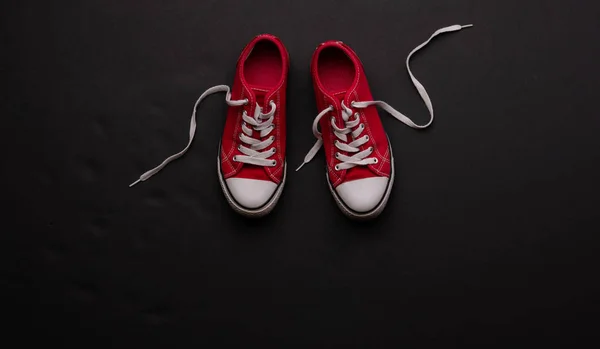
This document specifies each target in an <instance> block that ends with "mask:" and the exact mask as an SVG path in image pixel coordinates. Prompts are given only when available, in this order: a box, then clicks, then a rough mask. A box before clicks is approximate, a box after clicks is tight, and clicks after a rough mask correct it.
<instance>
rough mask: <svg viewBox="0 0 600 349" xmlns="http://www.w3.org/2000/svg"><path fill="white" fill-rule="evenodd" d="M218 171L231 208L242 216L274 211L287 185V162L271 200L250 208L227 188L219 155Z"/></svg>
mask: <svg viewBox="0 0 600 349" xmlns="http://www.w3.org/2000/svg"><path fill="white" fill-rule="evenodd" d="M217 173H218V175H219V183H221V189H223V194H225V198H226V199H227V202H228V203H229V206H231V208H233V210H234V211H235V212H237V213H239V214H241V215H242V216H245V217H248V218H259V217H264V216H266V215H267V214H269V213H270V212H271V211H273V208H275V205H276V204H277V201H279V197H281V193H283V187H284V185H285V178H286V175H287V162H286V163H284V164H283V179H282V180H281V183H279V185H278V186H277V190H275V193H273V195H272V196H271V198H270V199H269V201H267V202H266V203H265V204H264V205H263V206H261V207H259V208H256V209H249V208H245V207H244V206H241V205H240V204H238V203H237V202H236V201H235V199H234V198H233V196H231V193H229V189H227V185H226V184H225V180H224V179H223V174H222V173H221V160H220V159H219V157H218V156H217Z"/></svg>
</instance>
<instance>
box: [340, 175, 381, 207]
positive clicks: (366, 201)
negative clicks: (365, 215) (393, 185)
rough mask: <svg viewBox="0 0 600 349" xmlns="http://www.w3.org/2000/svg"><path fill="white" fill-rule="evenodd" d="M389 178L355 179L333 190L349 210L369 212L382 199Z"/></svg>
mask: <svg viewBox="0 0 600 349" xmlns="http://www.w3.org/2000/svg"><path fill="white" fill-rule="evenodd" d="M389 180H390V179H389V178H387V177H369V178H364V179H357V180H355V181H350V182H346V183H342V184H340V185H338V186H337V188H335V191H336V192H337V194H338V196H339V197H340V199H341V200H342V201H343V202H344V204H345V205H346V206H348V208H350V209H351V210H353V211H356V212H369V211H371V210H373V209H374V208H375V207H376V206H377V204H379V202H381V199H383V196H384V195H385V192H386V189H387V185H388V182H389Z"/></svg>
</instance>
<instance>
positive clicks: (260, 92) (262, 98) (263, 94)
mask: <svg viewBox="0 0 600 349" xmlns="http://www.w3.org/2000/svg"><path fill="white" fill-rule="evenodd" d="M250 91H252V93H253V94H254V98H255V100H256V103H258V105H259V106H260V107H261V108H263V110H264V109H265V108H267V109H268V106H267V105H265V102H267V101H266V98H267V95H268V94H269V93H270V91H269V90H268V89H266V88H261V87H250Z"/></svg>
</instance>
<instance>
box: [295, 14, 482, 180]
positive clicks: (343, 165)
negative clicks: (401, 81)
mask: <svg viewBox="0 0 600 349" xmlns="http://www.w3.org/2000/svg"><path fill="white" fill-rule="evenodd" d="M472 26H473V25H472V24H467V25H458V24H456V25H451V26H448V27H444V28H441V29H438V30H436V31H435V32H434V33H433V34H432V35H431V36H430V37H429V39H427V40H426V41H425V42H423V43H422V44H420V45H419V46H417V47H415V48H414V49H413V50H412V51H411V52H410V53H409V54H408V56H407V57H406V69H407V71H408V74H409V75H410V79H411V80H412V83H413V85H414V86H415V88H416V89H417V91H418V92H419V95H420V96H421V99H422V100H423V102H424V103H425V106H426V107H427V110H428V111H429V121H428V122H427V123H426V124H423V125H418V124H415V123H414V122H413V121H412V120H411V119H410V118H409V117H407V116H406V115H404V114H402V113H401V112H399V111H397V110H396V109H394V108H392V107H391V106H390V105H389V104H387V103H386V102H384V101H362V102H361V101H353V102H352V103H351V107H353V108H358V109H360V108H367V107H370V106H377V107H380V108H381V109H383V110H385V111H386V112H388V113H389V114H390V115H392V116H393V117H394V118H395V119H397V120H399V121H400V122H402V123H404V124H406V125H407V126H410V127H412V128H416V129H423V128H426V127H429V126H430V125H431V123H432V122H433V104H432V103H431V99H430V98H429V95H428V94H427V91H426V90H425V87H424V86H423V84H421V82H419V80H417V78H415V76H414V75H413V73H412V71H411V70H410V59H411V57H412V56H413V55H414V54H415V52H417V51H419V50H420V49H422V48H423V47H425V46H426V45H427V44H429V42H430V41H431V40H432V39H433V38H435V37H436V36H438V35H439V34H442V33H448V32H453V31H458V30H461V29H463V28H468V27H472ZM342 109H343V110H342V117H343V118H344V121H345V123H346V125H345V127H344V128H338V127H337V126H336V125H335V122H333V123H332V129H333V133H334V134H335V135H336V137H337V138H338V139H340V140H342V141H344V142H346V140H347V136H346V135H347V134H348V133H351V134H352V136H353V140H352V142H350V143H340V142H339V141H337V140H336V142H335V146H336V147H337V148H338V149H340V150H342V151H345V152H349V153H354V155H352V156H347V155H344V154H341V153H339V152H336V153H335V156H336V158H337V159H338V160H339V161H340V162H339V164H337V165H336V166H335V170H343V169H349V168H352V167H355V166H358V165H369V164H373V163H377V158H368V156H369V155H370V154H371V153H372V152H373V149H372V148H367V149H365V150H362V151H360V149H359V148H358V147H360V146H361V145H363V144H365V143H366V142H368V138H367V140H366V141H364V137H365V136H363V137H360V138H356V137H357V136H358V135H360V134H361V132H362V129H360V128H358V129H354V130H351V129H352V128H353V127H355V126H357V124H359V122H360V121H358V122H357V124H354V120H352V121H351V122H350V123H348V121H347V120H349V115H351V114H349V115H346V116H344V115H345V113H346V114H348V113H352V110H350V109H349V108H348V107H347V106H345V105H344V104H343V103H342ZM333 110H334V108H333V106H329V107H327V108H325V109H323V110H322V111H321V112H320V113H319V114H318V115H317V116H316V117H315V120H314V121H313V125H312V129H313V135H314V136H315V138H316V139H317V141H316V142H315V144H314V145H313V147H312V148H311V149H310V151H309V152H308V153H307V154H306V156H305V157H304V162H302V164H301V165H300V166H299V167H298V168H297V169H296V171H298V170H300V169H301V168H302V166H304V165H305V164H307V163H309V162H310V161H311V160H312V159H313V158H314V156H315V155H316V154H317V152H318V151H319V149H321V146H322V145H323V137H322V135H321V132H319V130H318V126H319V121H320V120H321V118H322V117H323V116H324V115H325V114H327V113H329V112H331V111H333ZM348 110H350V111H348ZM363 129H364V125H363ZM359 131H360V132H359ZM355 132H356V133H355ZM340 136H343V137H340ZM366 137H368V136H366ZM373 161H375V162H373Z"/></svg>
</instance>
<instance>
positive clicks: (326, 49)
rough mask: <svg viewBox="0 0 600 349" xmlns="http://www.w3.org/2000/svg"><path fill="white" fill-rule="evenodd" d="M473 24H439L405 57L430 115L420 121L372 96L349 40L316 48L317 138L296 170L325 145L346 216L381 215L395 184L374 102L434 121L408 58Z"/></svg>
mask: <svg viewBox="0 0 600 349" xmlns="http://www.w3.org/2000/svg"><path fill="white" fill-rule="evenodd" d="M469 26H471V25H466V26H460V25H453V26H450V27H446V28H442V29H439V30H438V31H436V32H435V33H434V34H433V35H432V36H431V37H430V38H429V39H428V40H427V41H426V42H424V43H423V44H421V45H419V46H417V47H416V48H415V49H414V50H413V51H412V52H411V53H410V54H409V55H408V57H407V59H406V67H407V69H408V73H409V75H410V77H411V79H412V81H413V84H414V85H415V87H416V88H417V90H418V91H419V94H420V95H421V98H422V99H423V101H424V102H425V104H426V106H427V109H429V113H430V116H431V118H430V120H429V122H428V123H426V124H425V125H417V124H415V123H414V122H412V120H410V119H409V118H408V117H406V116H405V115H403V114H402V113H400V112H398V111H397V110H395V109H394V108H392V107H390V106H389V105H388V104H387V103H385V102H382V101H374V100H373V97H372V96H371V90H370V88H369V84H368V82H367V78H366V75H365V72H364V69H363V66H362V63H361V62H360V60H359V58H358V56H357V55H356V53H355V52H354V51H353V50H352V49H351V48H350V47H348V45H346V44H344V43H342V42H341V41H327V42H325V43H323V44H321V45H319V47H317V49H316V51H315V53H314V55H313V59H312V63H311V73H312V77H313V85H314V90H315V95H316V98H317V108H318V109H319V110H320V111H321V112H320V113H319V115H317V117H316V118H315V120H314V122H313V134H314V135H315V137H316V138H317V142H316V143H315V145H314V146H313V148H312V149H311V150H310V151H309V152H308V154H307V155H306V157H305V158H304V162H303V163H302V165H300V167H299V168H298V169H297V170H299V169H300V168H301V167H302V166H303V165H304V164H306V163H308V162H309V161H310V160H311V159H312V158H313V157H314V156H315V154H316V153H317V152H318V150H319V149H320V148H321V146H322V145H323V146H324V148H325V159H326V162H327V179H328V184H329V189H330V190H331V193H332V194H333V197H334V199H335V201H336V203H337V205H338V206H339V207H340V209H341V210H342V212H343V213H344V214H346V215H347V216H349V217H351V218H357V219H369V218H374V217H376V216H377V215H379V214H380V213H381V212H382V211H383V209H384V207H385V205H386V203H387V201H388V198H389V196H390V192H391V188H392V185H393V183H394V157H393V155H392V148H391V147H390V145H389V141H388V138H387V135H386V133H385V131H384V129H383V126H382V124H381V120H380V119H379V115H378V113H377V108H376V106H378V107H381V108H382V109H384V110H385V111H387V112H388V113H390V114H391V115H392V116H393V117H395V118H396V119H398V120H400V121H402V122H403V123H405V124H406V125H408V126H410V127H413V128H425V127H428V126H429V125H430V124H431V122H432V121H433V106H432V104H431V100H430V99H429V96H428V95H427V92H426V91H425V88H424V87H423V85H421V83H419V81H417V79H416V78H415V77H414V76H413V74H412V72H411V71H410V66H409V60H410V58H411V56H412V55H413V54H414V53H415V52H416V51H418V50H419V49H421V48H423V47H424V46H425V45H427V44H428V43H429V41H430V40H431V39H432V38H434V37H435V36H437V35H438V34H441V33H445V32H451V31H457V30H460V29H462V28H465V27H469ZM319 127H320V129H321V131H319ZM297 170H296V171H297Z"/></svg>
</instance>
